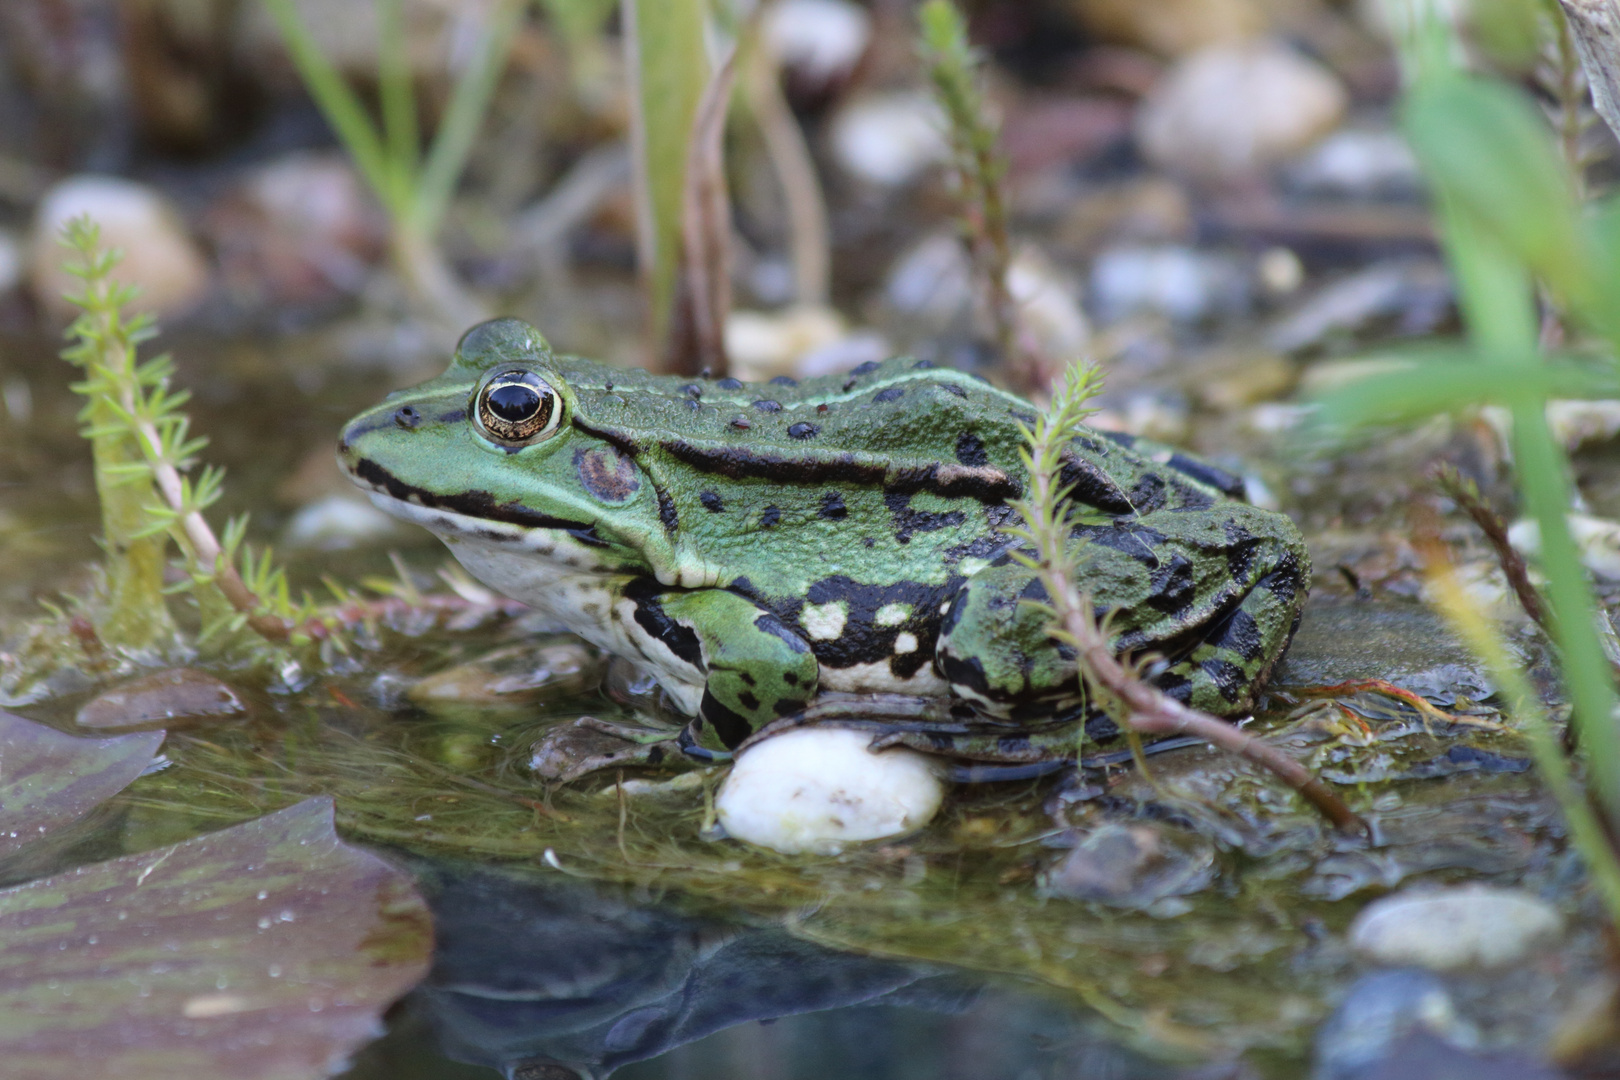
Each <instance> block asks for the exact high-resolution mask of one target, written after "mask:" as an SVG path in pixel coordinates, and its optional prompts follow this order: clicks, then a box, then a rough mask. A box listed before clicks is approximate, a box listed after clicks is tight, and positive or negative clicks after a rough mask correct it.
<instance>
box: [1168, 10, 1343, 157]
mask: <svg viewBox="0 0 1620 1080" xmlns="http://www.w3.org/2000/svg"><path fill="white" fill-rule="evenodd" d="M1348 104H1349V95H1348V94H1347V93H1346V92H1345V89H1344V87H1343V86H1342V85H1340V83H1339V80H1338V78H1337V77H1336V76H1335V75H1334V74H1333V73H1332V72H1330V71H1328V70H1327V69H1326V68H1325V67H1323V66H1322V65H1320V64H1318V63H1316V62H1315V61H1314V60H1309V59H1307V58H1306V57H1304V56H1302V55H1300V54H1299V53H1297V52H1295V51H1294V50H1292V49H1289V48H1287V47H1285V46H1283V45H1280V44H1277V43H1275V42H1269V41H1254V42H1247V43H1242V44H1232V45H1213V46H1210V47H1209V48H1206V49H1201V50H1199V51H1198V52H1195V53H1192V54H1191V55H1189V56H1187V57H1186V58H1184V59H1182V60H1181V61H1179V62H1177V63H1176V65H1175V66H1174V67H1172V68H1171V69H1170V70H1169V71H1168V72H1166V74H1165V76H1164V78H1163V80H1162V81H1161V82H1160V83H1159V85H1158V86H1156V87H1155V88H1154V90H1153V92H1152V93H1151V94H1149V95H1148V97H1147V99H1146V100H1145V101H1144V102H1143V103H1142V107H1141V110H1140V111H1139V112H1138V114H1137V123H1136V136H1137V142H1138V144H1139V145H1140V146H1141V148H1142V152H1143V154H1144V155H1146V157H1147V158H1148V160H1150V161H1152V162H1153V163H1154V164H1156V165H1159V166H1162V167H1163V168H1166V169H1169V170H1171V171H1173V172H1179V173H1184V174H1187V175H1190V176H1195V177H1200V178H1205V179H1217V180H1219V179H1232V178H1236V177H1241V176H1244V175H1248V174H1252V173H1255V172H1258V171H1260V170H1262V169H1264V168H1265V167H1267V166H1268V165H1270V164H1272V163H1274V162H1277V161H1281V160H1283V159H1284V158H1287V157H1290V156H1292V155H1293V154H1295V153H1298V152H1299V151H1301V150H1303V149H1304V148H1305V147H1307V146H1309V145H1311V144H1312V143H1313V142H1315V141H1316V140H1317V139H1319V138H1320V137H1322V136H1323V135H1325V134H1327V133H1328V132H1329V131H1331V130H1332V129H1333V128H1334V127H1335V126H1336V125H1337V124H1338V122H1339V119H1340V118H1341V117H1342V116H1343V115H1344V111H1345V108H1346V107H1347V105H1348Z"/></svg>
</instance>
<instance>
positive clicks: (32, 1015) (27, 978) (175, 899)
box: [0, 736, 432, 1080]
mask: <svg viewBox="0 0 1620 1080" xmlns="http://www.w3.org/2000/svg"><path fill="white" fill-rule="evenodd" d="M144 737H145V736H128V737H127V738H130V739H136V738H144ZM106 741H107V742H115V741H118V740H106ZM0 946H3V948H0V1055H3V1057H4V1060H5V1067H4V1072H5V1075H6V1076H7V1077H10V1078H13V1080H34V1078H39V1080H46V1078H52V1080H54V1078H57V1077H61V1076H73V1075H84V1074H87V1073H93V1074H94V1075H96V1076H97V1077H100V1078H103V1080H108V1078H121V1077H128V1078H137V1077H138V1078H142V1080H144V1078H148V1077H163V1078H165V1080H187V1078H190V1077H197V1078H207V1080H249V1078H251V1080H296V1078H304V1077H311V1078H313V1077H322V1076H327V1075H329V1074H330V1073H332V1072H334V1071H336V1070H337V1069H338V1068H341V1066H342V1063H343V1061H344V1059H345V1058H346V1057H347V1056H348V1055H349V1054H350V1053H351V1052H352V1051H353V1050H355V1049H356V1048H357V1047H359V1046H360V1045H361V1044H362V1043H364V1042H366V1041H367V1040H369V1039H370V1038H372V1037H374V1036H375V1035H376V1034H378V1017H379V1016H380V1015H381V1013H382V1011H383V1010H384V1009H385V1008H387V1006H388V1005H389V1003H390V1002H392V1001H393V1000H394V999H395V998H397V997H399V996H400V995H401V994H403V993H404V992H405V991H406V990H408V989H409V988H410V987H411V986H412V985H414V984H415V983H416V982H417V981H418V980H419V979H420V978H421V977H422V975H423V974H424V973H425V972H426V970H427V961H428V955H429V953H430V951H431V949H432V932H431V929H430V924H429V921H428V913H427V908H426V906H425V905H424V904H423V902H422V900H421V898H420V897H419V896H418V895H417V894H416V892H415V890H414V889H413V888H412V886H411V882H410V878H409V877H408V876H407V875H406V874H404V873H403V872H401V871H399V870H396V869H394V868H393V867H391V866H389V865H388V864H387V863H385V862H383V861H382V860H381V859H379V858H377V857H376V856H374V855H370V854H368V853H366V852H363V851H360V850H358V849H356V848H351V847H349V846H347V845H345V844H344V843H342V842H341V841H340V840H339V839H338V837H337V834H336V833H335V832H334V831H333V829H332V803H331V800H329V799H308V800H306V801H304V802H301V803H298V804H297V805H296V806H293V807H290V808H288V809H286V810H282V811H280V812H278V813H275V814H271V815H269V816H267V817H263V818H260V819H258V820H257V821H250V822H248V823H246V824H244V825H237V826H235V827H233V828H230V829H226V830H224V831H222V832H217V833H211V834H209V835H207V836H201V837H198V838H196V839H194V840H188V841H186V842H185V843H182V844H176V845H174V846H172V847H167V848H162V849H159V850H157V851H149V852H145V853H143V854H139V855H126V856H124V857H123V858H120V859H114V860H112V861H110V862H104V863H97V864H95V865H92V866H85V867H81V868H79V869H76V870H72V871H69V872H67V873H64V874H59V875H57V876H55V877H51V878H45V879H43V880H40V881H34V882H30V883H28V884H26V885H21V886H18V887H16V888H13V889H7V890H5V891H0Z"/></svg>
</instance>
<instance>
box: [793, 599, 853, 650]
mask: <svg viewBox="0 0 1620 1080" xmlns="http://www.w3.org/2000/svg"><path fill="white" fill-rule="evenodd" d="M848 618H849V603H848V602H847V601H844V600H834V601H832V602H830V603H826V604H806V605H805V608H804V611H803V612H802V613H801V614H800V615H799V625H800V626H803V627H804V632H805V633H806V634H808V635H809V636H810V640H811V641H832V640H833V639H834V638H836V637H838V636H839V635H840V634H842V633H843V632H844V622H845V621H846V620H847V619H848Z"/></svg>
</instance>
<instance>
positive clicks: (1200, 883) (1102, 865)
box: [1042, 822, 1215, 908]
mask: <svg viewBox="0 0 1620 1080" xmlns="http://www.w3.org/2000/svg"><path fill="white" fill-rule="evenodd" d="M1214 867H1215V852H1214V848H1213V847H1212V846H1211V845H1210V843H1209V841H1208V840H1206V839H1204V838H1202V837H1197V836H1193V835H1191V834H1186V833H1180V832H1172V831H1171V830H1169V829H1166V828H1163V827H1161V826H1157V825H1151V824H1121V823H1117V822H1110V823H1108V824H1105V825H1102V826H1099V827H1098V828H1096V829H1093V830H1092V831H1091V832H1090V833H1088V834H1087V835H1086V837H1085V838H1084V839H1083V840H1081V841H1080V843H1079V845H1078V846H1076V847H1075V848H1074V849H1073V850H1072V851H1070V852H1069V854H1068V855H1066V856H1065V857H1064V858H1063V860H1062V861H1061V862H1059V863H1058V864H1057V865H1056V866H1055V867H1053V868H1052V870H1051V871H1050V872H1049V873H1048V874H1047V875H1046V878H1045V880H1044V881H1043V883H1042V885H1043V889H1044V891H1045V892H1047V893H1050V894H1052V895H1054V896H1063V897H1068V898H1069V899H1072V900H1091V901H1095V902H1097V903H1100V904H1108V905H1110V906H1112V907H1125V908H1145V907H1148V906H1150V905H1152V904H1154V903H1155V902H1157V901H1159V900H1162V899H1164V898H1165V897H1169V896H1180V895H1183V894H1185V893H1191V892H1197V891H1198V890H1199V889H1202V888H1203V887H1204V886H1206V885H1208V884H1209V882H1210V881H1211V879H1212V878H1213V877H1214V873H1215V868H1214Z"/></svg>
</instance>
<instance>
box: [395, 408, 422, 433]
mask: <svg viewBox="0 0 1620 1080" xmlns="http://www.w3.org/2000/svg"><path fill="white" fill-rule="evenodd" d="M421 422H422V414H421V413H420V412H418V411H417V410H416V406H415V405H401V406H400V407H399V408H397V409H395V410H394V423H396V424H398V425H399V426H400V427H402V428H404V429H405V430H406V431H410V430H411V429H413V428H415V427H416V425H418V424H420V423H421Z"/></svg>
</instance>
